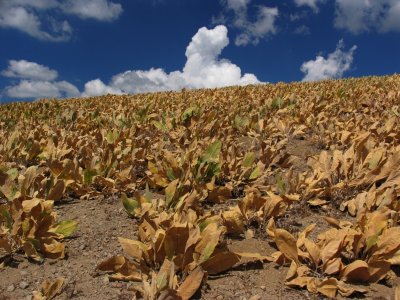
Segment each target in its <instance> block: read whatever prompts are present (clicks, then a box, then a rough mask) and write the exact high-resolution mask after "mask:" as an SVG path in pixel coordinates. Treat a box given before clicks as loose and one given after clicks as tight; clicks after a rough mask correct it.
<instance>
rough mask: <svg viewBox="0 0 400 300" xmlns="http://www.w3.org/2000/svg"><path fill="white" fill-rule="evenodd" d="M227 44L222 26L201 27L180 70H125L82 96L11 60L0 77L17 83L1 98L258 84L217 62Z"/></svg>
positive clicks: (48, 72)
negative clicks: (168, 71) (14, 79)
mask: <svg viewBox="0 0 400 300" xmlns="http://www.w3.org/2000/svg"><path fill="white" fill-rule="evenodd" d="M228 44H229V39H228V30H227V28H226V27H225V26H224V25H219V26H216V27H215V28H213V29H207V28H205V27H202V28H200V29H199V30H198V31H197V33H196V34H195V35H194V36H193V38H192V40H191V42H190V43H189V45H188V46H187V48H186V53H185V55H186V64H185V66H184V68H183V70H181V71H173V72H170V73H167V72H165V71H164V70H163V69H160V68H157V69H156V68H151V69H150V70H129V71H126V72H123V73H119V74H116V75H115V76H113V77H112V78H111V81H110V82H109V83H108V84H105V83H104V82H103V81H101V80H100V79H94V80H91V81H89V82H87V83H86V84H85V86H84V91H83V92H82V93H80V92H79V90H78V89H77V88H76V87H75V86H74V85H72V84H71V83H69V82H66V81H56V79H57V75H58V74H57V71H55V70H52V69H50V68H48V67H46V66H43V65H40V64H38V63H35V62H29V61H26V60H20V61H16V60H11V61H9V66H8V68H7V69H6V70H4V71H2V72H1V74H2V75H3V76H5V77H10V78H18V79H21V80H20V81H19V83H17V84H16V85H13V86H8V87H6V88H5V90H4V94H5V95H7V96H9V97H12V98H43V97H57V98H59V97H75V96H84V97H87V96H97V95H104V94H126V93H144V92H155V91H168V90H179V89H182V88H214V87H223V86H231V85H247V84H256V83H259V81H258V79H257V77H256V76H255V75H254V74H249V73H246V74H244V75H242V71H241V69H240V67H238V66H237V65H235V64H233V63H232V62H230V61H229V60H227V59H222V58H220V55H221V52H222V50H223V49H224V48H225V47H226V46H228Z"/></svg>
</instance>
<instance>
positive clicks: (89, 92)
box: [82, 79, 121, 97]
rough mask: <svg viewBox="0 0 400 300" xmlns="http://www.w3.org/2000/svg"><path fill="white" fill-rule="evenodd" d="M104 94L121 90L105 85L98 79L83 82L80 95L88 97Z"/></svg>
mask: <svg viewBox="0 0 400 300" xmlns="http://www.w3.org/2000/svg"><path fill="white" fill-rule="evenodd" d="M105 94H121V91H120V90H116V89H114V88H112V87H110V86H107V85H105V84H104V83H103V81H101V80H100V79H94V80H91V81H88V82H87V83H86V84H85V90H84V92H83V93H82V96H83V97H89V96H97V95H105Z"/></svg>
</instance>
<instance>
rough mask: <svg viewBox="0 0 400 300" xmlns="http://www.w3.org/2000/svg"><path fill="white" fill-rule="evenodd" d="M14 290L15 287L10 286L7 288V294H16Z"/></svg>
mask: <svg viewBox="0 0 400 300" xmlns="http://www.w3.org/2000/svg"><path fill="white" fill-rule="evenodd" d="M14 290H15V285H13V284H11V285H9V286H8V288H7V292H14Z"/></svg>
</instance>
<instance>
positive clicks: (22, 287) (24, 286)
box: [19, 281, 29, 290]
mask: <svg viewBox="0 0 400 300" xmlns="http://www.w3.org/2000/svg"><path fill="white" fill-rule="evenodd" d="M28 286H29V283H27V282H26V281H21V282H20V283H19V287H20V288H21V289H23V290H24V289H26V288H27V287H28Z"/></svg>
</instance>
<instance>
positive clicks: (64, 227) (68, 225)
mask: <svg viewBox="0 0 400 300" xmlns="http://www.w3.org/2000/svg"><path fill="white" fill-rule="evenodd" d="M77 227H78V222H76V221H72V220H69V221H62V222H60V224H58V226H57V229H56V233H58V234H62V235H63V236H64V237H69V236H71V235H72V234H73V233H74V232H75V231H76V228H77Z"/></svg>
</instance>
